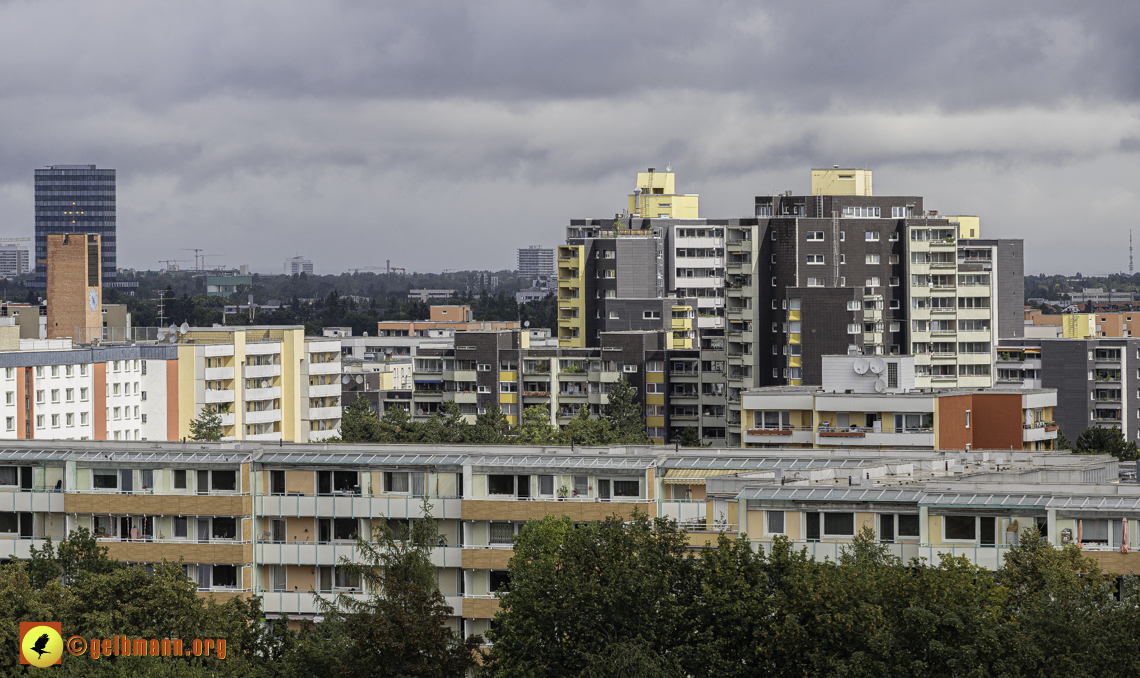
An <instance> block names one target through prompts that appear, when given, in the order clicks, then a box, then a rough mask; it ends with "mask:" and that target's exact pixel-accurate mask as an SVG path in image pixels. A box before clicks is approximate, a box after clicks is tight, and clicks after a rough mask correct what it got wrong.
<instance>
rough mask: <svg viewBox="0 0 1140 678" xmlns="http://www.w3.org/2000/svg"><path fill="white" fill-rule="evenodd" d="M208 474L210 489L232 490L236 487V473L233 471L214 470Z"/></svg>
mask: <svg viewBox="0 0 1140 678" xmlns="http://www.w3.org/2000/svg"><path fill="white" fill-rule="evenodd" d="M210 476H211V484H210V489H212V490H220V491H225V492H232V491H233V490H235V489H236V488H237V473H236V472H234V471H214V472H213V473H211V474H210Z"/></svg>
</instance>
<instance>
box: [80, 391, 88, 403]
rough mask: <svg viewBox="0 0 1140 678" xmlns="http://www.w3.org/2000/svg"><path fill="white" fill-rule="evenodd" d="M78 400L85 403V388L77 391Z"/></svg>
mask: <svg viewBox="0 0 1140 678" xmlns="http://www.w3.org/2000/svg"><path fill="white" fill-rule="evenodd" d="M79 400H80V402H84V403H85V402H87V389H86V388H81V389H79Z"/></svg>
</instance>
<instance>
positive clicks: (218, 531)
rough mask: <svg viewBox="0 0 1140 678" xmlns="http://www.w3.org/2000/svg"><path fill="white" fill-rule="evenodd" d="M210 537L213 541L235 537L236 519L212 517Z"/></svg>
mask: <svg viewBox="0 0 1140 678" xmlns="http://www.w3.org/2000/svg"><path fill="white" fill-rule="evenodd" d="M231 473H232V471H231ZM210 535H211V537H212V538H214V539H233V538H234V537H235V536H237V518H232V517H230V516H214V520H213V530H211V532H210ZM215 567H218V566H215Z"/></svg>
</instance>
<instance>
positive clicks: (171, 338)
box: [166, 334, 178, 344]
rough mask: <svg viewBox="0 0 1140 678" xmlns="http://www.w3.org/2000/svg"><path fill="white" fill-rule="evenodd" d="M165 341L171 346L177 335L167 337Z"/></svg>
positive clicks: (176, 339)
mask: <svg viewBox="0 0 1140 678" xmlns="http://www.w3.org/2000/svg"><path fill="white" fill-rule="evenodd" d="M166 340H167V341H169V342H170V343H172V344H173V343H174V342H176V341H178V335H177V334H172V335H170V336H169V337H167V338H166Z"/></svg>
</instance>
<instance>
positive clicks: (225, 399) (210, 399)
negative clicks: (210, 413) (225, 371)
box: [205, 368, 234, 404]
mask: <svg viewBox="0 0 1140 678" xmlns="http://www.w3.org/2000/svg"><path fill="white" fill-rule="evenodd" d="M230 369H232V368H230ZM205 400H206V402H207V403H211V404H212V403H232V402H233V401H234V392H233V391H232V390H230V389H217V388H208V389H206V391H205Z"/></svg>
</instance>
